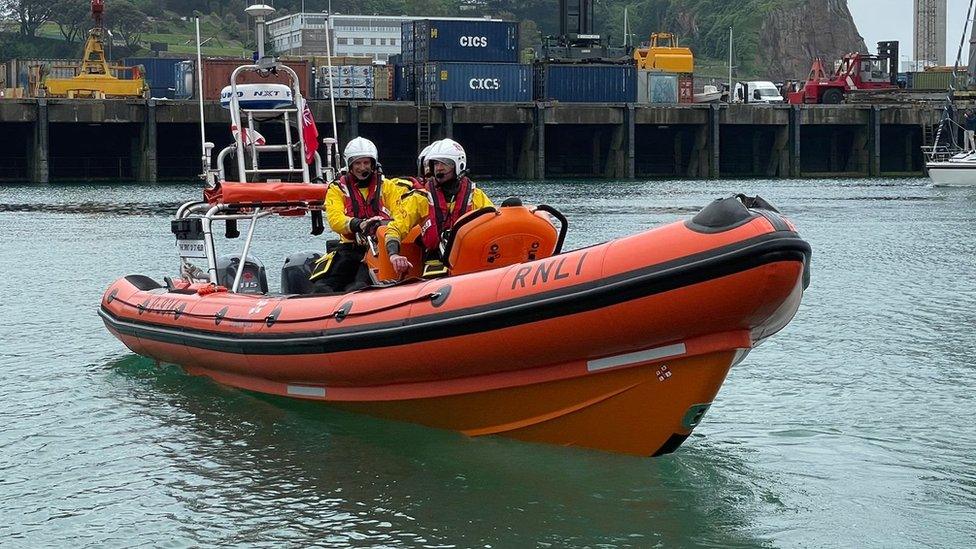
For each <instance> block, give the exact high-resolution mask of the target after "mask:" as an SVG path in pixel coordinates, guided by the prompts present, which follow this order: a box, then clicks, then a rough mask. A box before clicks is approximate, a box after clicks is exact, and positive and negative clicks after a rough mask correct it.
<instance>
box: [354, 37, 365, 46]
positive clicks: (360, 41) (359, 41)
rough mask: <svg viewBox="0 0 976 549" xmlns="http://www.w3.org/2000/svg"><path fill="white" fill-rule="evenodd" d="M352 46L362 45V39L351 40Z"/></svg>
mask: <svg viewBox="0 0 976 549" xmlns="http://www.w3.org/2000/svg"><path fill="white" fill-rule="evenodd" d="M352 44H353V45H354V46H362V45H363V39H362V38H353V39H352Z"/></svg>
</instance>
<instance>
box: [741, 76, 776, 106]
mask: <svg viewBox="0 0 976 549" xmlns="http://www.w3.org/2000/svg"><path fill="white" fill-rule="evenodd" d="M747 94H748V96H747ZM732 97H733V99H732V102H733V103H782V102H783V96H782V95H780V94H779V88H777V87H776V86H775V85H774V84H773V83H772V82H767V81H764V80H753V81H751V82H736V84H735V93H734V94H733V96H732Z"/></svg>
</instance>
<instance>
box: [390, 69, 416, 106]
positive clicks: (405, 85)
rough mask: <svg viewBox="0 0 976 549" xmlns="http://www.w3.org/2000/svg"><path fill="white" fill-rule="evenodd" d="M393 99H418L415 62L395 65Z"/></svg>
mask: <svg viewBox="0 0 976 549" xmlns="http://www.w3.org/2000/svg"><path fill="white" fill-rule="evenodd" d="M393 99H394V100H396V101H413V100H414V99H416V95H414V80H413V64H410V65H394V66H393Z"/></svg>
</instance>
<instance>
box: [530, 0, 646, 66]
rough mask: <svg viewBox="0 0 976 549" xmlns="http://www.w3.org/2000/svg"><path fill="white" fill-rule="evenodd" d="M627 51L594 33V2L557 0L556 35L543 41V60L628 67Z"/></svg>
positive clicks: (628, 55)
mask: <svg viewBox="0 0 976 549" xmlns="http://www.w3.org/2000/svg"><path fill="white" fill-rule="evenodd" d="M628 49H629V48H627V47H624V46H611V45H610V41H609V39H608V38H607V37H605V36H600V35H599V34H596V33H594V32H593V0H559V35H558V36H547V37H546V39H545V41H544V43H543V44H542V57H543V59H544V60H545V61H555V62H559V63H627V62H629V61H630V59H631V58H630V53H629V51H628Z"/></svg>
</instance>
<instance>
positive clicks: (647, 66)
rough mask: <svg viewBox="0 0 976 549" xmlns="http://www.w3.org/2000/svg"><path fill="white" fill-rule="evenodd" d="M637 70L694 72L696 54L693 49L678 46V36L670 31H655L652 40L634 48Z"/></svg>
mask: <svg viewBox="0 0 976 549" xmlns="http://www.w3.org/2000/svg"><path fill="white" fill-rule="evenodd" d="M634 61H636V62H637V70H642V71H654V70H656V71H665V72H677V73H692V72H694V71H695V56H694V54H692V53H691V49H689V48H682V47H680V46H678V37H677V35H675V34H672V33H670V32H655V33H652V34H651V37H650V40H649V41H647V42H644V43H643V44H641V46H640V47H639V48H635V49H634Z"/></svg>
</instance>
